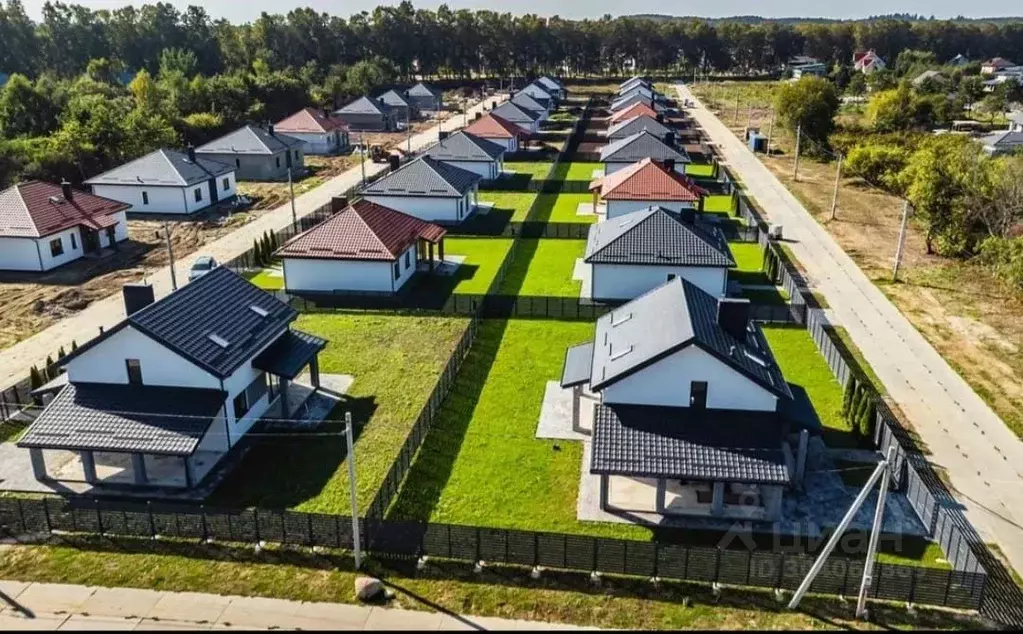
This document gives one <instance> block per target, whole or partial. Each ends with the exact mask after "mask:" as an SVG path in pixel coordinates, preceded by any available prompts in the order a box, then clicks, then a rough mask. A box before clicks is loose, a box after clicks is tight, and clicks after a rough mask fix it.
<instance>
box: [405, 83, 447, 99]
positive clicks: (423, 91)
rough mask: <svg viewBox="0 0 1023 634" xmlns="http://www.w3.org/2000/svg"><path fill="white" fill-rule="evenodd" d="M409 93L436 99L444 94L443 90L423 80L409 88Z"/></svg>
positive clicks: (411, 95)
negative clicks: (428, 84)
mask: <svg viewBox="0 0 1023 634" xmlns="http://www.w3.org/2000/svg"><path fill="white" fill-rule="evenodd" d="M408 94H409V97H433V98H435V99H436V98H438V97H441V96H442V93H441V91H439V90H437V89H436V88H432V87H430V86H427V85H426V84H424V83H423V82H419V83H418V84H416V85H415V86H413V87H411V88H409V89H408Z"/></svg>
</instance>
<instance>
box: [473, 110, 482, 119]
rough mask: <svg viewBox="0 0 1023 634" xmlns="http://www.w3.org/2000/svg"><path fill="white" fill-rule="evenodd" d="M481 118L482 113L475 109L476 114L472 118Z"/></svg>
mask: <svg viewBox="0 0 1023 634" xmlns="http://www.w3.org/2000/svg"><path fill="white" fill-rule="evenodd" d="M482 118H483V113H482V112H479V111H478V110H477V111H476V116H475V117H474V119H475V120H477V121H478V120H479V119H482Z"/></svg>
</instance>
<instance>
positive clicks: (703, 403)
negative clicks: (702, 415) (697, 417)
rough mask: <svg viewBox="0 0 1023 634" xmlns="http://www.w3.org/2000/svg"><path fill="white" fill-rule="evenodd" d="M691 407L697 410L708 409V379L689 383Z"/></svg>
mask: <svg viewBox="0 0 1023 634" xmlns="http://www.w3.org/2000/svg"><path fill="white" fill-rule="evenodd" d="M689 407H690V408H691V409H693V410H696V411H703V410H705V409H707V382H706V381H693V382H692V383H691V384H690V385H689Z"/></svg>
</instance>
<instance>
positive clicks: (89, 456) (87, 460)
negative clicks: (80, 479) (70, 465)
mask: <svg viewBox="0 0 1023 634" xmlns="http://www.w3.org/2000/svg"><path fill="white" fill-rule="evenodd" d="M80 455H81V457H82V471H84V472H85V481H86V482H88V483H89V484H96V482H98V481H99V478H97V477H96V457H95V456H94V455H93V453H92V452H91V451H83V452H81V454H80Z"/></svg>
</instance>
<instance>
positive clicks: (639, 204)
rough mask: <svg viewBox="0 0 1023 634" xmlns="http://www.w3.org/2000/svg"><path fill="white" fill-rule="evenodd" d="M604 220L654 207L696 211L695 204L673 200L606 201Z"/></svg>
mask: <svg viewBox="0 0 1023 634" xmlns="http://www.w3.org/2000/svg"><path fill="white" fill-rule="evenodd" d="M606 204H607V216H606V219H607V220H610V219H611V218H617V217H618V216H623V215H625V214H630V213H632V212H634V211H641V210H643V209H648V208H650V207H652V206H654V205H656V206H658V207H664V208H665V209H667V210H669V211H676V212H678V211H682V210H683V209H696V204H695V203H686V202H680V201H675V200H609V201H607V203H606Z"/></svg>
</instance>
